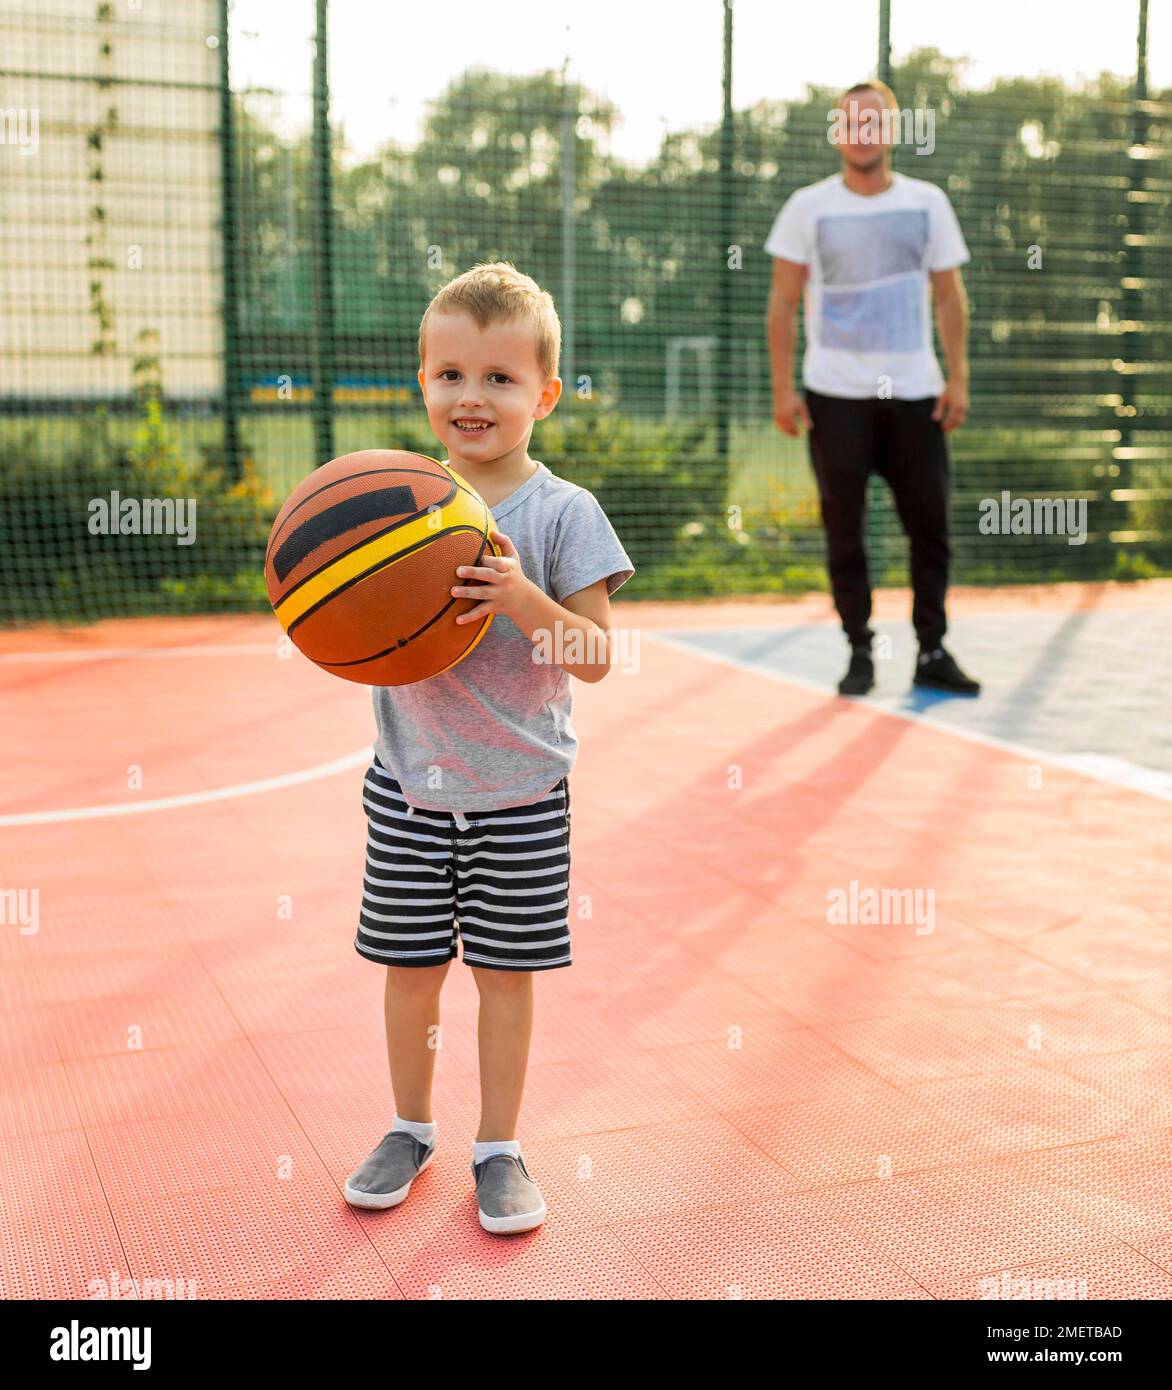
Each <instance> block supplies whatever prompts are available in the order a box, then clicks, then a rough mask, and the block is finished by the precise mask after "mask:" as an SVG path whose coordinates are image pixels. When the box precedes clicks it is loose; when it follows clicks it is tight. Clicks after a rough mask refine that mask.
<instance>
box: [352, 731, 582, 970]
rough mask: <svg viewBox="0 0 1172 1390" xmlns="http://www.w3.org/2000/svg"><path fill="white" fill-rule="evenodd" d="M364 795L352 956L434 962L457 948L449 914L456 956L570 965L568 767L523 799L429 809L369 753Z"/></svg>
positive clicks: (499, 966)
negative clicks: (479, 807)
mask: <svg viewBox="0 0 1172 1390" xmlns="http://www.w3.org/2000/svg"><path fill="white" fill-rule="evenodd" d="M362 803H363V805H364V806H365V808H366V821H367V840H366V872H365V874H364V876H363V881H362V909H361V912H360V914H359V919H358V935H357V936H356V937H355V938H354V949H355V950H356V951H357V952H358V953H359V955H361V956H365V957H366V958H367V959H368V960H373V961H378V962H379V964H380V965H442V964H443V963H444V962H445V961H449V960H453V959H454V958H455V956H456V927H457V925H458V926H459V934H460V937H461V938H462V939H463V942H464V963H465V965H475V966H480V967H483V968H485V969H489V970H553V969H555V968H556V967H557V966H561V965H570V964H571V960H570V918H569V911H570V783H569V779H568V778H566V777H563V778H562V780H561V781H560V782H559V783H558V784H557V786H556V787H554V788H553V790H552V791H550V792H549V793H547V794H546V795H545V796H544V797H542V798H541V799H540V800H539V801H535V802H533V803H531V804H530V805H527V806H509V807H507V808H505V809H504V810H502V811H469V812H463V813H460V812H451V811H428V810H424V809H422V808H421V807H416V806H411V805H409V804H408V802H407V800H406V798H405V797H404V795H403V788H402V787H401V786H400V785H399V783H398V781H397V780H396V779H395V778H394V777H392V776H391V774H390V773H389V772H388V771H387V769H386V768H385V767H383V765H382V763H381V762H379V760H378V758H377V756H376V757H375V759H374V761H373V762H372V763H371V765H370V767H369V768H367V770H366V776H365V778H364V780H363V788H362ZM461 822H463V824H461ZM465 827H466V828H465Z"/></svg>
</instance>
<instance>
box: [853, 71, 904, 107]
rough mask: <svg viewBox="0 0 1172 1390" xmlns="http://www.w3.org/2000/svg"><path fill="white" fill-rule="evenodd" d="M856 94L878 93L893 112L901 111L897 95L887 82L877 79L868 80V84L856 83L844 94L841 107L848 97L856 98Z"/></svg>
mask: <svg viewBox="0 0 1172 1390" xmlns="http://www.w3.org/2000/svg"><path fill="white" fill-rule="evenodd" d="M856 92H877V93H878V94H879V96H881V97H882V98H883V100H884V101H885V102H886V103H887V105H888V106H889V107H890V108H891V109H892V111H898V110H899V102H898V101H896V99H895V93H894V92H893V91H892V90H891V88H890V87H889V86H888V85H887V83H886V82H880V81H879V79H878V78H877V77H871V78H868V80H867V81H866V82H856V83H855V85H854V86H853V87H848V88H847V90H846V91H845V92H843V94H842V97H841V99H840V101H839V105H840V106H841V105H842V103H843V102H844V101H845V100H846V99H847V97H851V96H854V94H855V93H856Z"/></svg>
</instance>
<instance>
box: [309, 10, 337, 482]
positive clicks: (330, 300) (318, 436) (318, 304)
mask: <svg viewBox="0 0 1172 1390" xmlns="http://www.w3.org/2000/svg"><path fill="white" fill-rule="evenodd" d="M328 10H329V4H328V0H317V30H316V33H315V35H314V40H315V46H314V55H313V193H314V196H313V221H314V254H313V335H312V342H313V444H314V453H315V455H316V457H317V465H318V467H320V466H321V465H322V464H323V463H327V462H329V460H330V459H332V458H333V457H334V213H333V179H332V177H331V172H332V171H331V167H330V157H331V149H330V144H331V142H330V74H329V42H328V25H329V15H328Z"/></svg>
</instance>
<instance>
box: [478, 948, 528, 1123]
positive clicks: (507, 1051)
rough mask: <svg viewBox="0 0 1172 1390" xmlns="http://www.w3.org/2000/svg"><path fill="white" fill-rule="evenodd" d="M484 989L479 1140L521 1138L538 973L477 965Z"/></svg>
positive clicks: (479, 1029)
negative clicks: (535, 985)
mask: <svg viewBox="0 0 1172 1390" xmlns="http://www.w3.org/2000/svg"><path fill="white" fill-rule="evenodd" d="M472 973H473V975H474V976H475V977H476V988H477V989H478V990H479V991H480V1018H479V1022H478V1027H477V1033H478V1038H479V1047H480V1128H479V1130H478V1131H477V1133H476V1140H477V1142H478V1143H485V1142H486V1141H488V1140H490V1139H515V1138H516V1137H517V1120H518V1119H519V1117H520V1114H521V1095H522V1092H523V1091H524V1089H525V1070H526V1068H527V1066H528V1065H529V1040H530V1038H531V1036H532V1033H533V972H532V971H531V970H481V969H479V968H477V967H476V966H473V967H472Z"/></svg>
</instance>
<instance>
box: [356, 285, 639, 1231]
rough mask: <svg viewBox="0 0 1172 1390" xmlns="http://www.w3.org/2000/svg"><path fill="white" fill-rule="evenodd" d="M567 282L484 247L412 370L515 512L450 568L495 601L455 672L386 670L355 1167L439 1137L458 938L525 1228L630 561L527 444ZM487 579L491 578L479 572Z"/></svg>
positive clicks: (380, 1181)
mask: <svg viewBox="0 0 1172 1390" xmlns="http://www.w3.org/2000/svg"><path fill="white" fill-rule="evenodd" d="M560 347H561V324H560V322H559V320H558V316H557V311H556V309H555V308H554V303H553V299H552V298H551V296H550V295H549V294H548V293H547V292H546V291H544V290H542V289H541V288H540V287H539V286H538V285H537V284H536V282H535V281H533V280H532V279H531V278H530V277H529V276H528V275H522V274H521V273H520V272H519V271H517V270H516V268H515V267H513V266H512V265H511V264H509V263H507V262H494V263H491V264H480V265H477V266H475V267H473V269H471V270H469V271H466V272H465V273H464V274H463V275H460V276H458V277H457V278H456V279H455V280H452V281H451V282H450V283H449V284H447V285H445V286H444V288H443V289H442V290H440V292H439V293H438V294H437V295H436V296H435V298H434V299H433V300H432V301H431V303H430V305H428V308H427V311H426V313H425V314H424V315H423V320H422V322H421V323H420V327H419V360H420V364H421V365H420V369H419V385H420V387H421V388H422V391H423V396H424V401H425V403H426V405H427V416H428V419H429V421H430V422H431V427H432V429H433V430H434V431H435V434H436V435H437V437H438V438H439V439H440V441H441V442H442V444H443V445H444V447H445V448H446V449H447V451H448V455H449V458H448V462H449V463H450V465H451V467H452V468H453V469H454V470H455V471H456V472H457V473H458V474H460V476H461V477H463V478H464V479H465V480H466V481H467V482H469V483H470V484H471V485H472V486H473V487H474V488H475V489H476V490H477V492H479V493H480V495H481V496H482V497H483V498H484V500H485V502H487V504H488V506H489V507H490V508H491V510H492V513H493V520H494V522H495V523H496V524H497V525H498V526H503V527H504V528H505V529H504V531H503V532H502V531H500V530H494V531H493V532H492V533H491V534H492V537H493V540H494V541H495V543H496V545H497V547H498V548H499V549H500V551H501V554H500V555H499V556H495V555H491V554H486V555H485V556H484V557H483V560H482V563H481V564H480V565H477V566H471V567H468V566H462V567H461V568H460V569H459V570H458V571H457V572H456V574H454V575H453V576H452V589H451V593H452V597H453V599H456V598H458V597H465V598H475V599H478V600H479V602H478V603H477V605H476V607H474V608H472V609H471V610H469V612H467V613H466V614H463V615H461V616H459V617H457V618H456V619H455V621H456V622H458V623H469V622H474V621H476V620H477V619H479V618H481V617H483V616H484V615H486V614H488V613H491V614H492V615H493V621H492V624H491V626H490V627H489V629H488V631H487V632H486V633H485V635H484V636H483V638H482V639H481V640H480V642H478V643H477V645H476V646H475V647H474V648H473V650H472V651H471V652H470V653H469V654H468V656H466V657H465V658H464V660H463V661H461V662H460V663H459V664H458V665H457V666H455V667H453V668H452V670H450V671H445V672H442V673H441V674H440V675H438V676H433V677H432V678H431V679H430V680H425V681H419V682H417V683H415V684H413V685H406V686H396V687H390V688H383V687H376V688H375V690H374V710H375V719H376V722H377V726H378V738H377V741H376V743H375V756H374V761H373V762H372V764H371V766H370V767H369V768H368V770H367V772H366V777H365V784H364V795H363V803H364V805H365V807H366V813H367V828H368V839H367V859H366V873H365V877H364V880H363V894H362V910H361V914H360V917H359V927H358V934H357V936H356V938H355V941H354V945H355V949H356V950H357V951H358V952H359V954H360V955H363V956H365V957H367V958H368V959H370V960H373V961H377V962H379V963H380V964H382V965H384V966H386V967H387V981H386V1003H385V1013H386V1026H387V1054H388V1058H389V1060H390V1069H391V1085H392V1087H393V1090H394V1096H395V1117H394V1123H393V1125H392V1127H391V1129H390V1130H389V1131H388V1132H387V1134H386V1135H384V1137H383V1139H382V1141H381V1142H380V1143H379V1145H378V1147H377V1148H376V1149H375V1150H374V1152H373V1153H372V1154H371V1155H370V1156H369V1158H367V1159H366V1161H365V1162H364V1163H363V1164H362V1166H361V1167H360V1168H359V1169H358V1170H357V1172H355V1173H354V1174H353V1176H352V1177H351V1178H350V1180H349V1182H348V1183H347V1184H346V1188H345V1196H346V1200H347V1201H348V1202H350V1203H351V1204H352V1205H354V1206H358V1207H377V1208H383V1207H393V1206H396V1205H397V1204H398V1203H399V1202H401V1201H403V1199H404V1198H405V1197H406V1196H407V1193H408V1192H409V1191H410V1188H411V1183H412V1180H413V1179H414V1178H415V1177H416V1175H417V1174H418V1173H419V1172H420V1171H421V1170H422V1169H423V1168H426V1167H427V1165H428V1164H429V1163H430V1162H431V1160H432V1157H433V1156H434V1153H435V1124H434V1122H433V1120H432V1115H431V1083H432V1076H433V1073H434V1068H435V1047H436V1042H435V1038H436V1035H437V1034H438V1029H439V997H440V989H441V987H442V985H443V982H444V978H445V976H446V975H447V973H448V966H449V964H450V963H451V961H452V960H453V959H455V957H456V922H457V921H458V923H459V934H460V937H461V938H462V939H463V942H464V963H465V964H466V965H469V966H470V967H471V968H472V973H473V977H474V978H475V980H476V986H477V989H478V990H479V993H480V1020H479V1040H480V1088H481V1111H480V1129H479V1132H478V1134H477V1136H476V1142H475V1143H474V1144H473V1145H472V1172H473V1175H474V1177H475V1183H476V1196H477V1204H478V1207H479V1210H480V1224H481V1226H483V1227H484V1229H485V1230H487V1231H496V1232H506V1231H510V1232H511V1231H527V1230H531V1229H532V1228H533V1227H534V1226H539V1225H540V1224H541V1222H542V1221H543V1220H544V1219H545V1202H544V1201H543V1199H542V1196H541V1193H540V1191H539V1190H538V1187H537V1184H536V1183H535V1182H534V1181H533V1179H532V1178H531V1177H530V1175H529V1171H528V1169H527V1168H526V1167H525V1163H524V1160H523V1159H522V1157H521V1149H520V1145H519V1143H518V1141H517V1138H516V1133H517V1118H518V1115H519V1113H520V1109H521V1093H522V1089H523V1086H524V1081H525V1069H526V1065H527V1062H528V1056H529V1040H530V1034H531V1031H532V1024H533V972H534V971H536V970H553V969H556V968H558V967H561V966H566V965H569V964H570V963H571V961H570V925H569V871H570V786H569V781H568V774H569V772H570V769H571V768H572V767H573V765H574V760H575V758H576V756H577V750H578V740H577V737H576V735H575V733H574V730H573V728H572V726H571V724H570V710H571V703H572V690H571V681H570V676H571V675H573V676H576V677H577V678H578V679H579V680H585V681H591V682H594V681H600V680H602V678H603V677H604V676H605V675H606V674H607V672H608V671H609V669H610V657H611V652H610V639H609V629H610V626H611V621H610V595H611V594H613V593H614V592H615V590H616V589H617V588H618V587H619V586H620V585H621V584H624V583H625V582H626V581H627V580H628V579H629V578H630V577H631V575H632V574H634V572H635V571H634V567H633V566H632V565H631V562H630V560H629V558H628V556H627V554H626V551H625V550H624V549H623V547H622V544H621V543H620V541H619V538H618V536H617V535H616V534H615V532H614V529H613V528H612V526H611V524H610V522H609V521H608V520H607V518H606V515H605V513H604V512H603V510H602V508H601V507H600V506H599V504H598V502H597V500H596V499H595V498H594V496H593V494H591V493H590V492H587V491H586V490H585V489H584V488H580V487H577V486H576V485H574V484H573V483H570V482H567V481H566V480H564V479H562V478H558V477H556V476H555V475H554V474H553V473H551V472H550V471H549V469H548V468H547V467H546V466H545V464H544V463H541V462H538V461H535V460H533V459H531V458H530V457H529V454H528V452H527V450H528V447H529V438H530V435H531V434H532V432H533V422H534V421H535V420H543V419H544V418H545V417H546V416H547V415H548V414H549V413H550V412H551V411H552V410H553V408H554V406H555V405H556V404H557V401H558V397H559V396H560V395H561V390H562V383H561V380H560V378H559V377H558V375H557V371H558V356H559V351H560ZM474 581H480V582H479V583H474Z"/></svg>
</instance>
